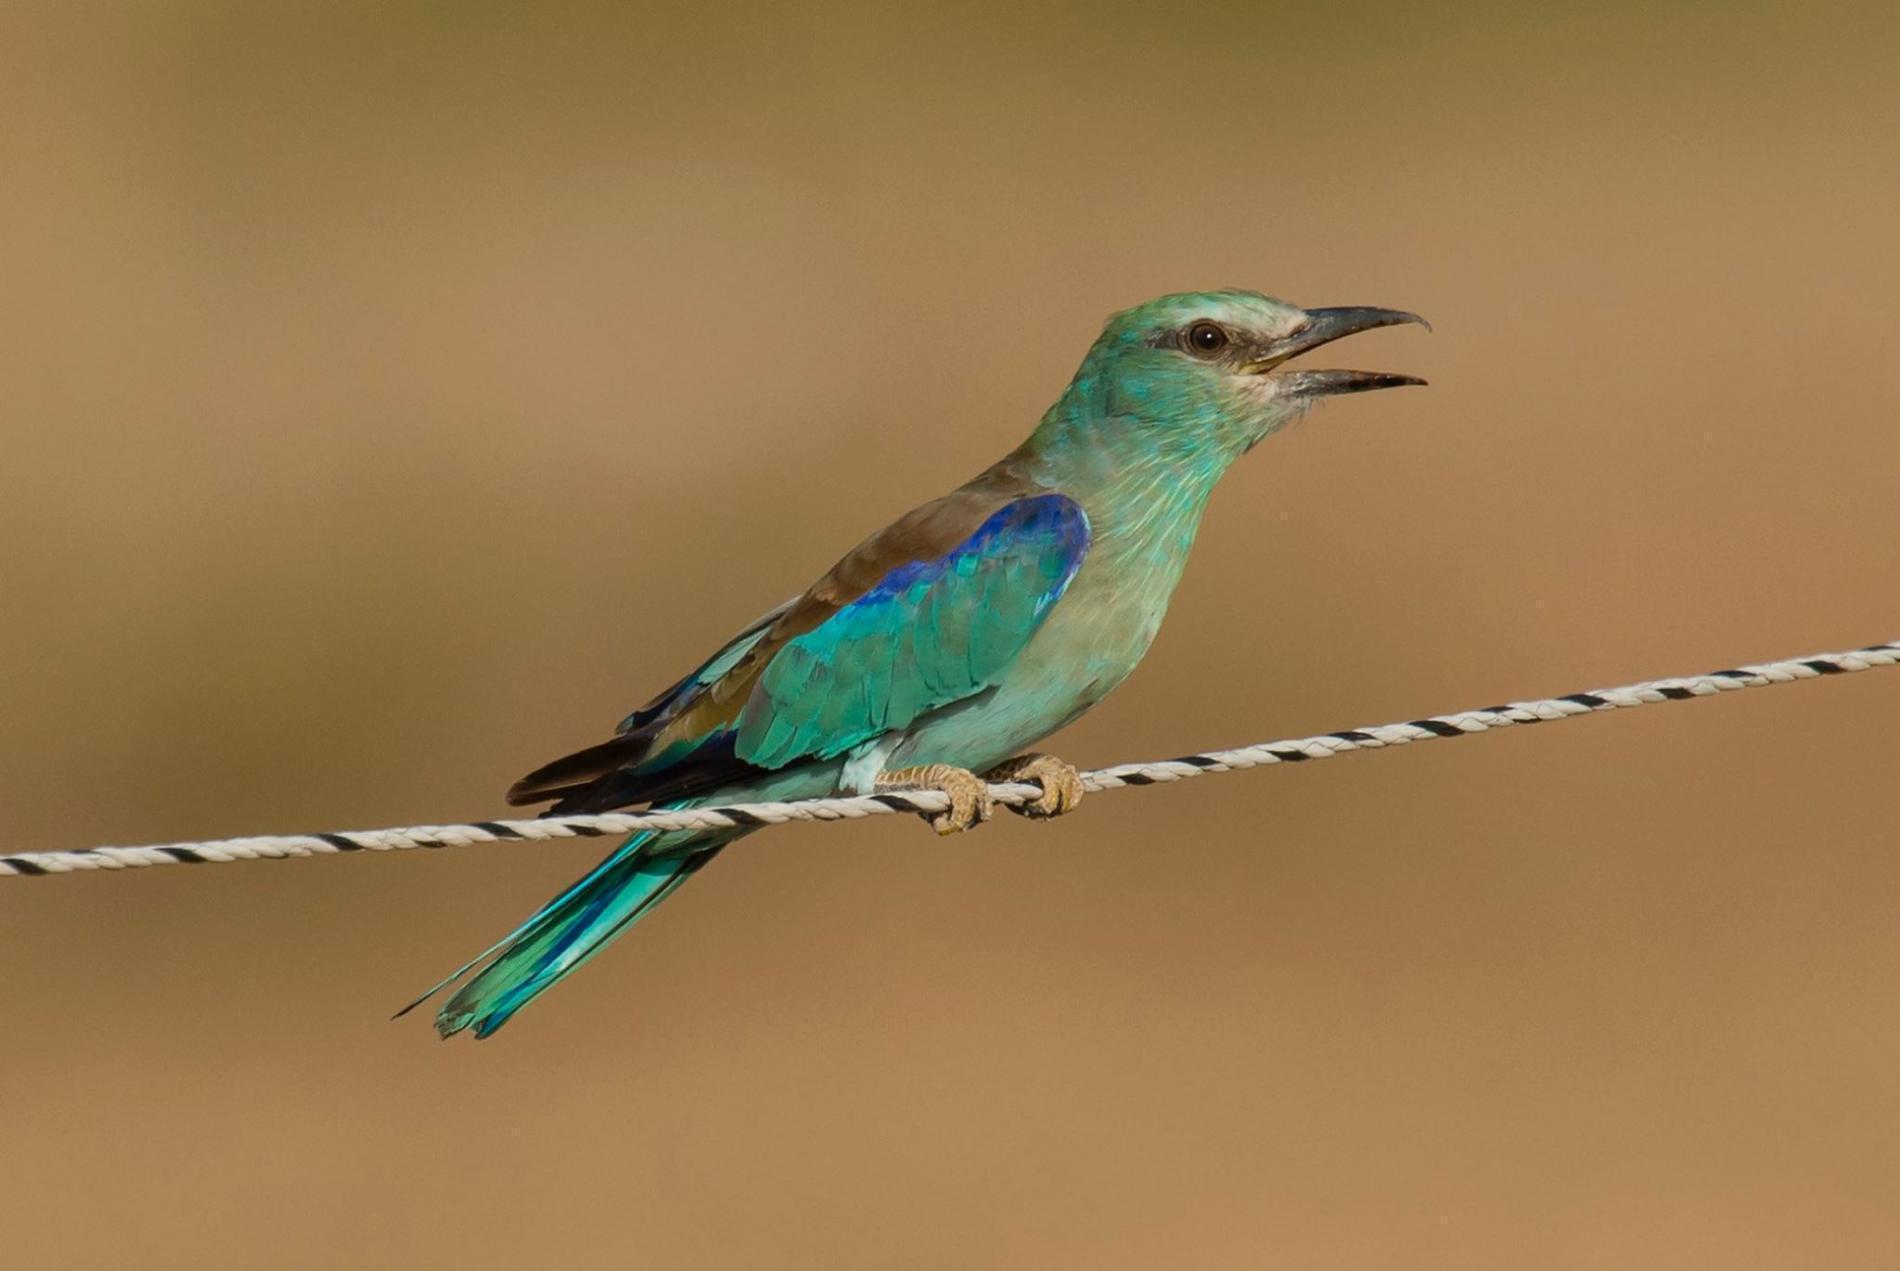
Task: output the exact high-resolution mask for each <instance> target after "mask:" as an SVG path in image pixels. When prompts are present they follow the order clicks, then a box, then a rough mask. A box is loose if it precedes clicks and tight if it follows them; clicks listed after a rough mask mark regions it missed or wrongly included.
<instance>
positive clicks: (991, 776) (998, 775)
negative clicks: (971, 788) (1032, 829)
mask: <svg viewBox="0 0 1900 1271" xmlns="http://www.w3.org/2000/svg"><path fill="white" fill-rule="evenodd" d="M983 779H984V780H986V781H998V782H1001V781H1033V782H1035V783H1036V784H1037V785H1040V786H1041V787H1042V794H1041V796H1040V797H1039V798H1036V799H1033V800H1031V801H1030V802H1028V803H1021V804H1005V805H1004V806H1005V807H1007V808H1008V809H1009V810H1010V811H1011V812H1014V813H1016V814H1018V815H1019V816H1026V817H1029V818H1031V819H1033V820H1037V821H1042V820H1047V819H1048V818H1049V817H1052V816H1061V815H1062V814H1063V813H1065V812H1073V811H1075V805H1076V804H1078V803H1080V802H1082V774H1081V773H1079V772H1077V771H1076V770H1075V765H1074V764H1070V763H1064V762H1063V761H1062V760H1060V759H1057V758H1056V757H1055V756H1054V755H1018V756H1016V757H1015V758H1014V759H1011V760H1009V761H1007V762H1005V763H1001V764H998V765H997V766H996V767H994V768H992V769H990V770H989V771H988V772H986V773H984V774H983Z"/></svg>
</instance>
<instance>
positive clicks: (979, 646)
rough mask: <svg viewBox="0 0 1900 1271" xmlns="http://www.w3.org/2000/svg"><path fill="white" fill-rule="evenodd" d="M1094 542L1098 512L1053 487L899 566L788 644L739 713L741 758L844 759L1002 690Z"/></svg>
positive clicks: (775, 764) (772, 763) (764, 761)
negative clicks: (1093, 519) (1092, 521)
mask: <svg viewBox="0 0 1900 1271" xmlns="http://www.w3.org/2000/svg"><path fill="white" fill-rule="evenodd" d="M1087 548H1088V518H1087V517H1086V516H1085V515H1084V514H1083V512H1082V509H1081V507H1080V506H1079V505H1077V504H1076V503H1075V502H1074V501H1073V500H1071V499H1069V498H1067V497H1066V496H1064V495H1061V494H1053V493H1052V494H1042V495H1037V496H1034V497H1032V498H1026V499H1019V500H1016V501H1015V502H1012V503H1009V504H1006V505H1004V506H1003V507H1002V508H1000V509H998V510H997V511H996V512H994V513H992V514H991V515H990V516H989V517H988V518H987V519H986V520H985V521H984V522H983V523H982V524H981V525H980V526H978V527H977V529H976V531H975V532H974V533H973V534H971V535H970V536H969V537H967V538H966V539H964V540H963V541H962V542H960V543H958V544H956V545H955V546H954V547H952V548H951V549H950V550H948V551H946V552H944V553H943V554H942V555H941V556H937V557H935V558H927V559H915V560H909V561H905V562H902V563H901V564H897V565H895V566H893V567H892V568H891V569H890V570H889V572H888V573H886V574H885V575H884V577H883V578H881V579H880V580H879V581H878V583H877V585H876V586H874V587H872V588H871V589H869V590H868V591H866V592H865V593H864V594H863V595H861V596H859V597H857V598H856V599H855V600H853V601H852V602H851V603H849V604H847V605H845V606H844V607H843V608H841V609H840V610H838V612H837V613H836V614H834V615H832V617H831V618H830V619H829V620H827V621H826V622H824V623H822V624H820V625H819V626H817V627H815V628H813V629H812V630H810V631H807V632H804V633H803V634H801V635H798V636H795V637H793V638H792V639H790V640H788V641H786V642H785V644H784V645H783V647H781V648H780V649H779V650H778V651H777V653H776V655H775V656H773V658H772V659H771V661H770V662H769V663H768V664H767V665H766V666H765V668H764V670H763V672H762V674H761V675H760V676H759V682H758V685H757V687H756V688H755V689H754V690H753V692H752V694H751V696H750V698H749V699H748V700H747V702H746V704H745V706H744V708H743V709H742V710H741V711H740V712H739V715H738V718H737V720H736V721H735V723H736V725H737V727H736V733H735V737H734V754H735V756H736V757H737V758H738V759H740V760H742V761H743V762H745V763H749V764H752V765H754V766H756V767H760V768H782V767H784V766H785V765H787V764H790V763H794V762H797V761H799V760H802V759H832V758H836V757H837V756H839V755H842V754H844V753H845V752H846V751H849V750H850V749H852V748H853V747H855V746H857V745H859V744H861V743H863V742H865V741H868V740H870V739H871V738H874V737H877V736H880V735H882V734H884V733H886V732H890V731H893V730H896V729H902V728H906V727H908V726H909V725H910V724H911V723H913V722H914V721H915V720H916V719H917V718H918V717H919V716H921V715H924V714H926V713H928V712H930V711H932V710H936V709H938V708H939V707H943V706H947V705H949V704H951V703H953V702H958V701H961V700H963V699H964V698H966V697H970V696H972V695H974V694H977V693H980V692H983V691H984V690H986V689H988V688H991V687H993V686H994V685H995V684H996V683H997V682H998V681H999V680H1000V678H1001V677H1002V675H1003V674H1004V672H1006V671H1007V670H1008V669H1009V666H1010V664H1011V663H1012V662H1014V661H1015V660H1016V657H1017V655H1018V654H1020V653H1021V652H1022V650H1023V647H1024V646H1025V645H1027V644H1028V643H1029V639H1030V637H1031V636H1033V635H1034V634H1035V632H1036V629H1037V628H1038V627H1040V626H1041V625H1042V621H1043V619H1044V617H1045V616H1046V615H1047V614H1048V612H1049V609H1050V607H1051V606H1053V605H1054V604H1055V603H1056V601H1057V600H1059V599H1061V597H1062V593H1063V591H1064V590H1065V589H1066V588H1067V587H1068V585H1069V581H1070V579H1072V578H1074V576H1075V572H1076V570H1077V569H1078V568H1079V567H1080V566H1081V563H1082V557H1083V555H1084V554H1085V553H1086V551H1087Z"/></svg>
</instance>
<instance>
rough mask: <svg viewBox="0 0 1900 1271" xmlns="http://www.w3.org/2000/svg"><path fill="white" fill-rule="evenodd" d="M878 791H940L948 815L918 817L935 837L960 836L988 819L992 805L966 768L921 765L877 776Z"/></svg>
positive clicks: (985, 787) (984, 787) (986, 788)
mask: <svg viewBox="0 0 1900 1271" xmlns="http://www.w3.org/2000/svg"><path fill="white" fill-rule="evenodd" d="M875 786H876V788H877V789H879V790H893V791H897V790H940V791H942V792H943V793H944V794H946V795H948V796H949V797H950V810H949V811H948V812H923V813H919V814H918V815H920V816H922V817H923V818H924V820H926V821H928V822H929V823H930V828H931V829H933V830H935V831H936V832H937V833H939V834H961V833H962V832H963V831H964V830H968V829H972V828H974V827H975V826H979V825H981V824H983V822H985V821H987V820H989V819H990V812H991V811H992V810H993V809H994V808H995V804H993V803H992V802H991V801H990V788H989V786H988V785H987V784H985V782H984V780H983V778H981V777H979V776H977V775H976V774H975V773H974V772H971V771H970V770H969V769H968V768H953V767H951V766H950V765H949V764H947V763H933V764H925V765H924V766H922V767H921V768H899V769H897V770H896V771H895V772H880V773H878V774H877V781H876V783H875Z"/></svg>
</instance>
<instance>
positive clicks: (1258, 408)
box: [1044, 291, 1425, 474]
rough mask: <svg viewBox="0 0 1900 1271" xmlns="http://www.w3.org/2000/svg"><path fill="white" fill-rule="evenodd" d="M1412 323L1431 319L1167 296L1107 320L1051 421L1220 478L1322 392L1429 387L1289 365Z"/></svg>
mask: <svg viewBox="0 0 1900 1271" xmlns="http://www.w3.org/2000/svg"><path fill="white" fill-rule="evenodd" d="M1404 322H1416V323H1418V324H1420V325H1421V326H1422V325H1425V320H1424V319H1423V318H1420V317H1418V316H1417V315H1416V314H1411V313H1405V312H1402V311H1400V310H1397V309H1372V308H1357V307H1355V308H1336V309H1301V308H1299V307H1298V306H1296V305H1290V304H1288V303H1286V302H1285V301H1283V300H1275V299H1274V298H1273V297H1271V296H1263V295H1261V294H1260V293H1259V292H1255V291H1204V292H1183V293H1181V294H1178V295H1172V296H1162V297H1161V298H1160V299H1157V300H1150V301H1149V302H1148V303H1146V304H1143V305H1138V306H1136V307H1135V308H1133V309H1129V310H1126V311H1125V312H1122V313H1118V314H1116V315H1115V316H1114V317H1112V318H1110V319H1109V320H1108V325H1107V326H1106V327H1105V328H1104V329H1103V331H1102V334H1101V337H1100V338H1099V339H1097V340H1096V341H1095V345H1094V347H1093V348H1091V349H1090V350H1089V353H1088V356H1087V357H1086V358H1085V359H1084V360H1083V362H1082V366H1081V369H1080V370H1078V371H1077V372H1076V377H1075V381H1074V382H1073V383H1072V384H1071V385H1070V386H1069V390H1068V392H1067V393H1065V394H1064V395H1063V398H1062V400H1061V401H1060V402H1058V403H1057V404H1056V406H1055V407H1054V408H1053V409H1052V410H1051V411H1050V414H1049V417H1048V418H1047V419H1046V420H1045V421H1044V428H1045V429H1051V426H1052V425H1053V426H1054V427H1053V429H1052V431H1054V432H1057V433H1059V434H1060V435H1061V436H1062V437H1063V439H1064V440H1065V441H1066V442H1068V443H1071V444H1074V443H1081V444H1084V445H1089V446H1105V447H1108V448H1111V449H1114V450H1118V451H1123V452H1126V453H1128V454H1135V453H1142V452H1146V453H1148V454H1151V455H1152V456H1154V457H1155V458H1159V459H1162V460H1164V461H1173V462H1177V463H1187V464H1192V465H1193V466H1195V467H1197V468H1200V469H1205V470H1209V471H1211V472H1213V473H1216V474H1217V473H1218V471H1219V470H1220V469H1224V468H1225V467H1226V465H1227V464H1228V463H1230V462H1232V461H1233V460H1234V459H1235V458H1237V457H1239V456H1240V455H1241V454H1244V453H1245V452H1246V451H1248V450H1249V449H1251V448H1252V447H1253V446H1254V445H1255V444H1256V443H1258V442H1259V441H1260V440H1261V439H1262V438H1263V437H1266V436H1267V435H1269V434H1270V433H1272V432H1274V431H1275V430H1276V429H1279V428H1281V427H1283V426H1284V425H1286V424H1287V423H1289V422H1291V421H1292V420H1294V419H1296V418H1298V417H1299V416H1300V415H1301V414H1302V413H1304V412H1305V411H1306V410H1307V409H1308V408H1309V407H1311V406H1312V405H1313V404H1314V403H1315V402H1317V401H1319V400H1320V399H1321V398H1324V397H1332V396H1336V395H1338V394H1341V393H1360V392H1365V391H1367V390H1369V389H1375V388H1397V387H1399V386H1401V385H1405V384H1423V383H1424V382H1425V381H1424V380H1421V379H1418V378H1415V377H1414V376H1410V375H1395V374H1390V373H1386V372H1379V371H1332V370H1310V369H1307V368H1305V367H1301V366H1292V365H1289V363H1290V362H1292V360H1293V359H1295V358H1297V357H1298V356H1299V355H1301V354H1303V353H1306V352H1308V351H1310V350H1312V349H1316V348H1318V347H1319V346H1320V345H1322V344H1330V343H1332V342H1333V341H1334V340H1337V339H1339V338H1341V337H1342V336H1348V335H1352V334H1354V333H1356V332H1360V331H1369V330H1371V329H1372V328H1374V327H1389V326H1395V325H1397V324H1399V323H1404ZM1052 439H1053V438H1052Z"/></svg>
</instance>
